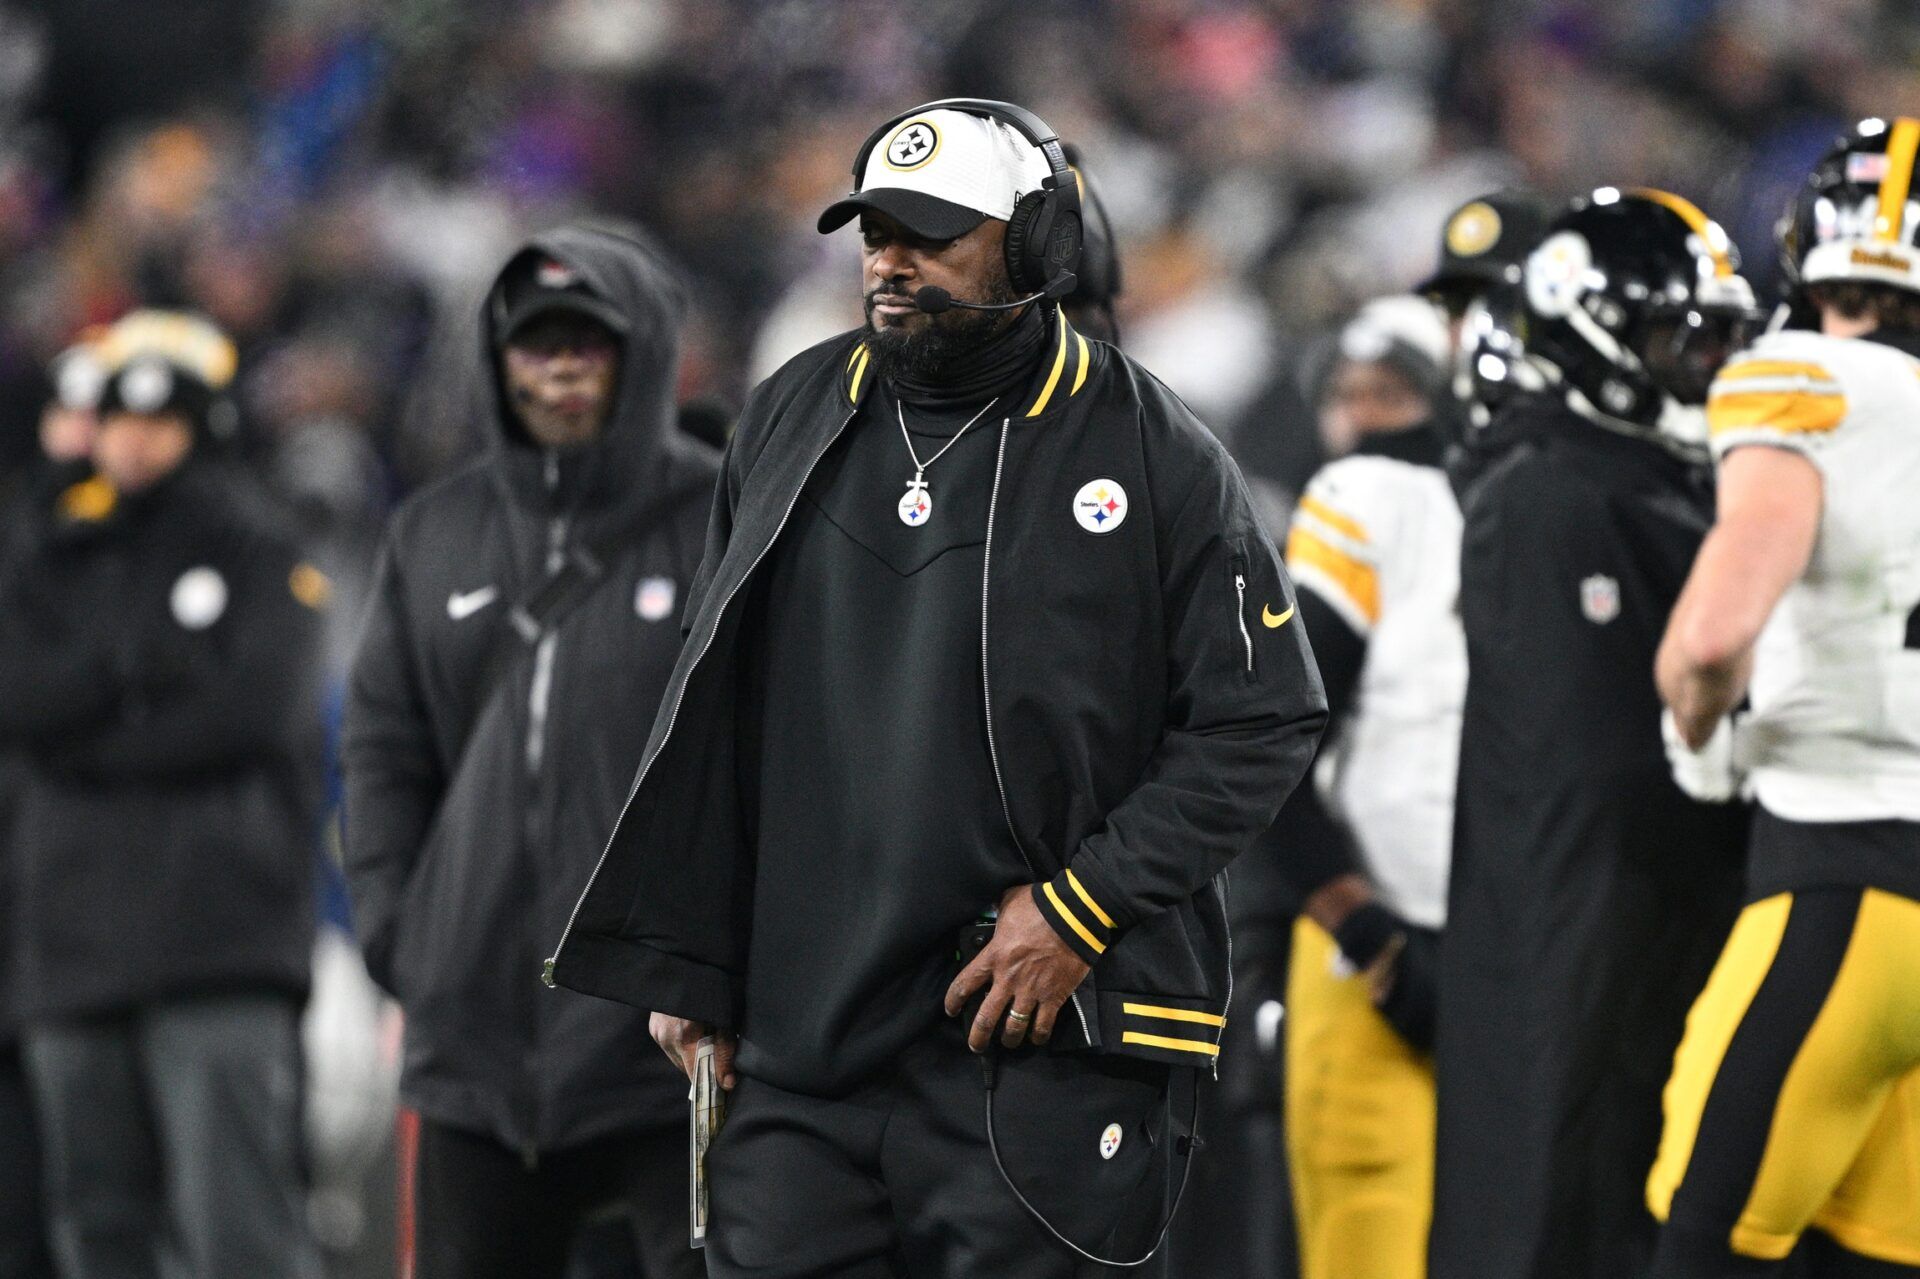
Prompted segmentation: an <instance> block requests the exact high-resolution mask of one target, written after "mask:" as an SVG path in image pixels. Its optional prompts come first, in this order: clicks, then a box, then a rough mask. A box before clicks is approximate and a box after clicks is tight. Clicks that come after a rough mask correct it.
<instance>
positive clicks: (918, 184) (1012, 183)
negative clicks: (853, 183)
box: [820, 107, 1053, 240]
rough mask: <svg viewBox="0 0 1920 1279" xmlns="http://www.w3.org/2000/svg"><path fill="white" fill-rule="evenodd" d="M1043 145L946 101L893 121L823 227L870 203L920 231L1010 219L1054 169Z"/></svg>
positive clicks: (934, 234) (952, 230)
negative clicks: (856, 187) (947, 105)
mask: <svg viewBox="0 0 1920 1279" xmlns="http://www.w3.org/2000/svg"><path fill="white" fill-rule="evenodd" d="M1052 172H1053V169H1052V166H1050V165H1049V164H1048V163H1047V158H1046V156H1044V155H1042V154H1041V152H1040V149H1039V148H1038V147H1036V146H1034V145H1033V143H1031V142H1029V141H1028V140H1027V139H1026V138H1025V137H1023V136H1022V135H1021V134H1020V133H1019V131H1018V130H1016V129H1014V128H1013V127H1012V126H1011V125H1008V124H1006V123H1005V122H1004V121H1000V120H994V119H990V118H988V117H986V116H981V115H974V114H973V113H972V112H970V111H956V110H953V109H951V108H944V107H943V108H940V109H937V110H933V111H928V112H925V113H923V114H921V115H917V116H914V117H912V118H911V119H907V120H903V121H901V122H900V123H899V124H897V125H895V126H894V127H893V129H892V130H891V131H889V132H888V133H887V134H886V135H885V136H884V137H882V138H881V139H880V141H879V142H878V143H876V144H875V145H874V148H873V150H872V151H871V152H870V153H869V154H868V156H867V160H866V164H865V165H864V166H863V167H862V169H861V172H860V189H859V190H858V191H857V192H855V193H854V194H853V195H851V196H848V197H847V198H846V199H844V200H841V201H840V202H839V203H837V204H835V205H833V206H832V207H831V208H829V209H828V210H827V211H826V212H825V213H823V214H821V215H820V230H822V231H832V230H835V229H836V228H838V227H841V226H844V225H845V224H846V223H847V222H849V221H851V220H852V219H853V218H855V217H857V216H858V215H859V214H860V213H862V212H863V211H865V210H867V209H873V210H877V211H878V212H881V213H884V214H886V215H887V216H889V217H891V218H893V219H895V220H896V221H898V222H899V223H900V224H901V225H902V226H904V227H906V228H907V229H908V230H909V231H912V232H913V233H915V234H916V235H921V236H925V237H926V238H927V239H930V240H950V239H953V238H954V237H956V236H961V235H965V234H966V233H967V232H968V231H971V230H972V229H973V228H974V227H976V226H979V225H980V223H981V221H982V220H984V219H986V218H999V219H1001V220H1003V221H1004V220H1005V219H1007V218H1010V217H1012V216H1013V207H1014V205H1016V204H1018V203H1019V201H1020V197H1021V196H1023V195H1025V194H1027V193H1028V192H1029V191H1038V190H1039V189H1040V188H1041V186H1042V184H1043V183H1045V182H1046V180H1047V178H1048V177H1049V176H1050V175H1051V174H1052Z"/></svg>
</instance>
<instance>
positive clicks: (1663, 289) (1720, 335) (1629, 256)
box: [1525, 187, 1761, 456]
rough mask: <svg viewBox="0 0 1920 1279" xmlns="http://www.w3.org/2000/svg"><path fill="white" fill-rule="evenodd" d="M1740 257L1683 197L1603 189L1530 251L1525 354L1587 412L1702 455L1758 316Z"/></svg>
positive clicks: (1558, 221) (1579, 409)
mask: <svg viewBox="0 0 1920 1279" xmlns="http://www.w3.org/2000/svg"><path fill="white" fill-rule="evenodd" d="M1739 265H1740V263H1739V256H1738V254H1737V252H1736V251H1735V249H1734V246H1733V242H1732V241H1731V240H1730V239H1729V238H1728V237H1727V233H1726V232H1725V231H1724V230H1722V229H1721V227H1720V226H1719V225H1718V224H1717V223H1715V222H1712V221H1710V220H1709V219H1708V218H1707V216H1706V215H1705V214H1703V213H1701V212H1700V210H1699V209H1698V208H1696V207H1694V205H1693V204H1691V203H1690V202H1688V201H1687V200H1685V199H1682V198H1681V197H1680V196H1677V195H1673V194H1671V193H1669V192H1666V191H1655V190H1651V189H1640V190H1634V191H1625V192H1622V191H1619V190H1616V189H1615V188H1612V187H1602V188H1600V189H1599V190H1597V191H1595V192H1594V193H1593V194H1592V195H1591V196H1587V197H1585V198H1583V199H1578V200H1575V201H1574V202H1573V204H1572V205H1571V206H1569V208H1568V209H1567V211H1566V212H1565V213H1563V214H1561V215H1560V216H1559V217H1558V218H1555V219H1554V221H1553V223H1552V224H1551V225H1550V226H1549V227H1548V229H1547V234H1546V236H1545V238H1544V239H1542V240H1541V242H1540V244H1539V246H1538V247H1537V248H1535V249H1534V250H1533V252H1532V253H1530V254H1529V255H1528V257H1527V265H1526V272H1525V293H1526V306H1527V315H1528V321H1529V324H1528V331H1527V351H1528V353H1529V354H1530V355H1532V356H1535V357H1538V358H1539V359H1542V360H1544V361H1546V362H1547V363H1548V364H1549V365H1551V366H1552V367H1553V368H1554V369H1555V370H1556V371H1557V372H1558V374H1559V381H1560V384H1561V387H1562V390H1563V392H1564V394H1565V395H1566V398H1567V403H1568V405H1569V407H1571V408H1572V409H1573V410H1574V411H1575V412H1577V413H1579V414H1580V415H1581V416H1583V417H1586V418H1588V419H1589V420H1591V421H1593V422H1595V423H1597V424H1598V425H1601V426H1604V427H1607V428H1609V429H1612V430H1617V431H1621V432H1623V433H1625V434H1630V435H1639V436H1643V437H1645V438H1648V439H1650V440H1653V441H1656V442H1658V443H1661V444H1663V445H1666V446H1667V447H1669V448H1671V449H1674V450H1675V451H1679V452H1683V453H1686V454H1688V455H1690V456H1701V455H1703V454H1704V450H1705V448H1706V438H1707V435H1706V417H1705V413H1704V411H1703V408H1702V406H1704V405H1705V403H1706V400H1707V389H1708V387H1709V386H1710V385H1711V384H1712V382H1713V375H1714V373H1715V372H1716V371H1718V369H1719V367H1720V365H1721V364H1723V363H1725V361H1726V359H1727V357H1728V356H1730V355H1732V354H1733V353H1734V352H1735V351H1737V350H1739V349H1740V348H1741V347H1742V346H1744V345H1745V344H1746V342H1747V339H1748V337H1749V336H1750V335H1751V334H1752V333H1754V332H1756V331H1757V330H1758V327H1759V324H1760V322H1761V315H1760V312H1759V309H1758V307H1757V306H1756V304H1755V301H1754V295H1753V288H1752V286H1751V285H1750V284H1748V282H1747V281H1746V279H1745V278H1744V277H1742V276H1741V275H1740V273H1739Z"/></svg>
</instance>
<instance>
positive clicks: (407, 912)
mask: <svg viewBox="0 0 1920 1279" xmlns="http://www.w3.org/2000/svg"><path fill="white" fill-rule="evenodd" d="M528 251H537V252H540V253H543V254H546V255H548V256H551V257H554V258H557V259H559V260H560V261H562V262H564V263H566V264H567V265H568V266H570V267H572V268H573V269H574V270H575V271H577V272H578V273H579V274H580V275H581V276H582V277H583V278H584V280H585V281H586V282H587V284H588V286H589V287H590V288H591V289H592V290H593V291H594V292H595V293H596V294H597V295H598V296H600V297H601V298H603V299H605V300H607V301H609V302H612V303H613V304H614V305H616V306H617V307H618V308H619V309H620V311H621V312H622V314H624V315H625V316H627V317H628V318H629V320H630V325H631V328H630V332H629V333H628V335H627V336H626V338H625V340H624V343H623V351H622V357H621V370H620V378H619V385H618V390H617V392H616V399H615V403H614V407H613V411H612V413H611V415H610V417H609V420H608V422H607V424H606V426H605V428H604V430H603V431H602V432H601V435H600V437H599V439H598V440H597V442H596V443H594V444H593V445H591V446H589V447H588V448H586V449H583V450H581V451H579V452H576V453H568V454H565V455H562V454H556V453H548V452H545V451H542V450H540V449H538V448H536V447H534V446H533V445H532V444H531V442H530V441H528V440H527V438H526V436H525V435H524V433H523V430H522V428H521V427H520V426H519V424H518V422H517V420H515V419H514V418H512V417H511V416H510V415H508V414H507V413H506V412H505V411H504V410H503V407H502V399H501V392H500V379H499V375H498V373H497V370H496V364H495V359H496V357H495V350H494V342H493V340H492V339H493V335H492V333H491V332H490V331H487V323H486V322H485V321H483V324H482V330H483V333H482V341H481V343H480V347H479V349H477V350H476V351H475V352H474V356H475V358H476V360H477V361H478V363H476V365H475V367H474V369H473V374H472V383H471V385H472V386H473V387H474V388H475V389H477V390H482V391H484V392H485V394H483V395H480V396H477V397H476V398H477V400H478V401H479V412H480V413H481V415H482V416H483V418H484V421H485V428H486V436H487V444H488V447H487V449H486V451H485V454H484V455H483V456H482V457H479V458H477V459H476V460H475V461H474V462H472V463H471V464H470V465H468V466H467V467H465V468H464V469H462V470H460V471H459V472H457V473H455V474H453V475H451V476H449V477H448V478H447V479H445V480H443V481H442V482H440V483H438V484H436V485H434V486H433V487H431V488H429V489H427V490H425V491H424V492H422V493H420V494H418V495H416V496H415V497H414V498H412V499H411V500H409V501H408V502H407V503H405V504H404V505H403V506H402V507H401V508H400V510H399V511H398V512H397V513H396V514H395V516H394V519H393V522H392V525H391V527H390V529H389V531H388V534H387V541H386V545H385V547H384V549H383V551H382V554H381V557H380V566H379V569H378V577H377V582H376V586H375V592H374V598H373V602H372V605H371V612H370V615H369V618H368V623H367V629H366V632H365V634H364V636H363V638H362V641H361V647H360V651H359V654H358V657H357V659H356V661H355V663H354V668H353V675H352V681H351V685H350V690H349V694H348V704H347V716H346V728H345V756H346V779H347V798H346V859H347V874H348V882H349V885H350V887H351V890H352V896H353V906H354V911H355V916H356V923H357V926H358V928H359V930H360V934H361V938H362V944H363V946H364V948H365V952H366V956H367V963H368V967H369V968H370V970H371V971H372V972H373V975H374V977H375V978H376V980H378V981H379V982H380V983H381V984H382V985H384V986H385V987H386V988H387V989H388V990H390V991H392V992H393V993H394V995H395V996H396V997H398V998H399V999H400V1000H401V1002H402V1003H403V1004H404V1005H405V1007H406V1012H407V1052H406V1072H405V1076H404V1081H403V1095H404V1096H405V1098H406V1101H407V1103H408V1104H409V1105H412V1106H414V1107H416V1108H418V1109H419V1110H420V1112H421V1113H423V1114H425V1115H427V1116H428V1117H429V1118H432V1119H435V1120H438V1121H440V1122H443V1123H447V1124H451V1125H455V1126H459V1127H464V1128H468V1129H471V1130H474V1131H479V1132H484V1133H487V1134H489V1135H491V1136H493V1137H495V1138H497V1139H498V1140H500V1141H502V1142H504V1143H506V1144H508V1145H510V1146H512V1147H514V1148H515V1149H519V1150H524V1151H529V1152H533V1151H542V1150H553V1149H560V1148H565V1147H568V1146H573V1145H577V1144H579V1143H581V1142H584V1141H588V1140H592V1139H593V1138H596V1137H600V1136H605V1135H607V1134H609V1133H613V1132H619V1131H630V1130H633V1129H636V1128H644V1127H651V1126H657V1125H664V1124H668V1123H672V1122H678V1121H680V1119H681V1118H682V1108H683V1106H684V1101H683V1100H682V1099H683V1097H684V1094H685V1081H684V1080H678V1077H677V1074H676V1072H674V1071H673V1069H672V1067H671V1065H670V1064H669V1063H668V1062H667V1061H666V1059H665V1058H664V1057H662V1056H661V1054H660V1052H659V1050H658V1049H657V1048H655V1047H654V1046H653V1043H652V1040H651V1039H650V1038H649V1037H648V1034H647V1026H646V1016H645V1014H643V1013H639V1012H636V1011H635V1010H633V1009H630V1008H623V1007H621V1006H619V1005H617V1004H613V1003H608V1002H605V1001H602V1000H596V999H590V998H587V997H585V996H582V995H576V994H573V993H572V992H560V993H558V994H556V993H553V992H549V991H546V990H544V989H542V988H541V986H540V984H539V981H538V980H537V977H538V973H539V968H540V957H541V956H542V955H543V954H544V953H545V947H546V945H547V943H549V942H550V941H551V939H552V937H553V935H554V933H555V932H556V931H557V930H558V929H559V927H560V926H561V925H562V924H564V923H565V921H566V918H567V912H568V911H569V910H570V909H571V908H572V905H573V901H574V897H575V896H576V894H577V892H578V886H579V883H580V881H581V880H582V879H583V878H585V876H586V874H587V873H588V871H589V870H590V869H591V868H592V866H593V864H594V861H595V860H596V859H597V858H598V856H599V855H600V851H601V849H602V848H603V847H604V845H605V843H606V839H607V835H608V833H609V832H610V831H611V830H612V829H613V824H614V819H615V817H616V816H617V815H618V813H619V811H620V804H621V802H622V801H623V800H624V799H625V797H626V791H627V784H628V782H629V780H630V779H631V778H632V776H633V771H634V769H635V767H636V766H637V765H638V763H639V760H640V752H641V748H642V747H643V746H644V745H645V743H646V733H647V726H648V725H649V724H650V723H651V722H652V719H653V713H654V708H655V706H656V705H657V704H658V703H659V700H660V694H661V691H662V690H663V689H664V688H665V687H666V683H667V677H668V675H669V673H670V672H671V671H672V669H673V662H674V658H675V656H676V654H677V653H678V651H679V648H680V610H681V605H682V602H683V601H684V600H685V598H686V596H687V593H688V588H689V587H690V585H691V584H692V580H693V575H694V570H695V569H696V567H697V566H698V563H699V558H700V548H701V537H702V529H703V527H704V518H705V513H706V509H707V506H708V504H709V502H710V500H711V496H712V492H713V485H714V478H715V476H716V474H717V465H718V464H717V458H716V456H715V454H714V453H713V451H712V450H711V449H710V448H708V447H707V446H705V445H702V444H698V443H695V442H694V441H692V440H690V439H688V438H686V437H684V436H683V435H681V434H680V433H679V432H677V431H676V429H675V426H674V409H673V393H674V377H675V370H676V366H677V362H678V356H679V333H680V325H681V319H682V315H683V312H684V308H685V299H684V295H683V293H682V290H681V288H680V286H679V284H678V283H677V282H676V281H675V279H674V277H673V274H672V272H671V270H670V269H669V268H668V267H667V265H666V264H665V262H664V260H663V259H662V258H661V257H659V256H658V254H657V253H656V251H654V250H653V249H652V248H651V247H649V246H648V245H646V244H645V243H643V242H642V241H640V240H638V239H637V238H635V237H634V236H633V235H631V234H630V233H627V232H624V231H622V230H619V229H615V228H606V227H590V226H570V227H566V228H562V229H560V230H557V231H553V232H551V233H548V234H546V235H543V236H540V237H538V238H537V239H535V240H533V241H532V242H531V243H530V244H529V245H528V246H526V248H525V249H523V250H522V252H528ZM516 256H517V255H516ZM581 550H585V551H587V552H589V553H590V554H591V556H592V557H593V558H594V559H595V560H597V561H598V562H599V565H600V567H601V569H602V570H603V571H602V573H601V574H600V575H599V576H598V577H597V578H594V579H592V581H591V584H590V586H588V587H587V588H586V590H585V591H584V592H583V593H582V594H580V595H579V596H578V597H577V599H578V602H577V603H576V604H575V605H574V606H573V607H572V608H571V609H570V610H568V611H565V612H563V613H561V614H558V615H557V616H556V617H555V619H554V620H553V622H552V623H551V625H550V626H549V627H547V628H546V629H545V630H543V631H540V632H539V633H535V634H532V635H531V636H530V637H529V636H528V635H523V634H522V633H521V631H519V630H517V629H516V628H515V626H514V624H513V621H512V614H513V613H514V611H515V604H516V602H518V601H522V600H525V599H527V598H529V596H530V593H531V592H533V591H536V590H537V589H538V588H539V587H540V586H541V585H542V584H543V583H544V582H547V581H548V580H549V574H550V572H551V570H552V567H553V566H554V565H555V564H560V563H564V562H568V561H569V560H576V559H577V558H578V557H577V554H576V553H577V552H579V551H581Z"/></svg>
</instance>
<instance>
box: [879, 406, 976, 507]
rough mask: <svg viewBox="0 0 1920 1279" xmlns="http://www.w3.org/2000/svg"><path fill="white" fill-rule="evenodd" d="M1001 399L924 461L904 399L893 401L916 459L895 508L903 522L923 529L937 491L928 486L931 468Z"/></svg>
mask: <svg viewBox="0 0 1920 1279" xmlns="http://www.w3.org/2000/svg"><path fill="white" fill-rule="evenodd" d="M999 402H1000V397H999V396H997V395H996V396H994V397H993V398H992V399H991V400H988V401H987V404H986V408H983V409H981V410H980V411H979V412H978V413H975V414H974V415H973V417H972V418H971V419H969V420H968V422H967V424H966V425H965V426H963V427H961V428H960V429H959V430H958V431H957V432H955V433H954V437H953V438H952V439H950V440H948V441H947V442H946V444H945V445H944V446H942V448H941V449H940V451H939V452H938V453H935V454H934V455H933V456H932V457H930V458H928V459H927V460H926V461H924V462H922V461H921V460H920V454H919V452H918V451H917V450H916V449H915V448H914V447H913V437H912V436H911V435H909V434H907V415H906V414H905V413H904V412H903V411H902V410H901V408H900V401H898V400H895V401H894V402H893V415H894V417H896V418H898V419H899V420H900V438H901V439H903V440H905V441H906V442H907V456H908V457H911V458H912V459H913V478H912V479H910V480H908V481H907V494H906V496H905V497H903V498H901V499H900V504H899V506H897V507H895V508H894V509H895V510H897V511H899V513H900V522H901V523H902V524H905V525H908V526H910V527H912V528H919V527H920V526H921V525H922V524H925V523H926V522H927V521H928V520H930V519H932V518H933V490H932V489H929V488H928V487H927V479H926V475H927V468H928V467H930V466H932V465H933V464H934V463H935V462H938V461H939V460H940V459H941V458H943V457H945V456H946V455H947V450H948V449H950V448H952V447H953V446H954V445H956V444H958V443H959V442H960V437H961V436H962V435H965V434H966V433H967V432H968V431H971V430H972V429H973V424H974V423H975V422H978V421H979V420H980V419H981V418H983V417H985V416H986V415H987V409H990V408H992V407H993V406H994V405H996V404H998V403H999Z"/></svg>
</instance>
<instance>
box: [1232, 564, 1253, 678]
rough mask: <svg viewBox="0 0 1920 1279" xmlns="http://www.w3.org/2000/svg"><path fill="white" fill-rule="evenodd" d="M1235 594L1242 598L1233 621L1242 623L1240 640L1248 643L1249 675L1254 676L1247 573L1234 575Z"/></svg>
mask: <svg viewBox="0 0 1920 1279" xmlns="http://www.w3.org/2000/svg"><path fill="white" fill-rule="evenodd" d="M1233 592H1234V594H1235V595H1237V596H1239V597H1240V610H1239V612H1237V613H1235V614H1234V615H1233V620H1234V621H1236V622H1238V623H1240V638H1241V639H1243V640H1245V641H1246V643H1247V674H1249V675H1251V674H1253V632H1252V631H1249V630H1248V629H1247V575H1246V574H1245V573H1235V574H1234V575H1233Z"/></svg>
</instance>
